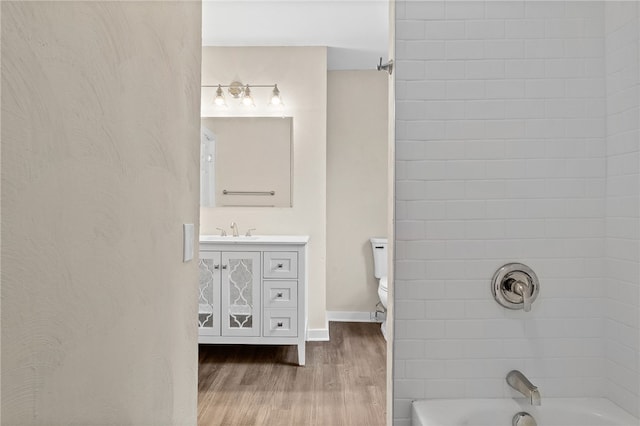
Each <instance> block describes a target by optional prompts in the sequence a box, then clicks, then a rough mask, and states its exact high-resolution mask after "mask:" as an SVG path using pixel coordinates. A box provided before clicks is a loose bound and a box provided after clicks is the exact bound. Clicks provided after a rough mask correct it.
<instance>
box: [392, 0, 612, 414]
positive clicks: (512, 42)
mask: <svg viewBox="0 0 640 426" xmlns="http://www.w3.org/2000/svg"><path fill="white" fill-rule="evenodd" d="M396 8H397V10H396V58H397V74H396V81H397V83H396V102H397V106H396V126H397V132H396V137H397V140H396V160H397V161H396V200H397V202H396V220H397V223H396V241H397V247H396V281H395V282H396V287H395V291H396V293H395V298H396V305H395V319H396V329H395V333H396V334H395V337H396V340H395V360H396V363H395V372H394V377H395V389H394V390H395V406H394V410H395V419H396V422H397V424H407V423H408V417H409V403H410V401H411V399H416V398H442V397H501V396H510V395H512V391H511V390H510V389H509V388H508V387H507V386H506V385H505V381H504V377H505V375H506V373H507V372H508V371H509V370H510V369H512V368H517V369H520V370H522V371H523V372H524V373H525V374H526V375H527V376H529V377H530V378H531V379H532V381H533V382H534V383H535V384H537V385H538V386H539V387H540V389H541V392H542V394H543V395H544V396H547V397H551V396H580V395H601V394H602V388H603V385H604V356H603V355H604V344H603V340H602V335H603V303H602V297H603V295H604V288H603V285H602V277H603V275H604V271H605V268H604V236H605V220H604V211H605V177H606V171H605V154H606V149H605V139H604V137H605V120H604V116H605V112H604V108H605V102H604V96H605V84H604V60H603V26H604V22H603V14H604V10H603V4H602V3H599V2H557V1H554V2H515V1H514V2H484V1H471V2H459V1H447V2H437V1H418V2H415V1H407V2H398V4H397V6H396ZM512 261H520V262H523V263H526V264H528V265H529V266H531V267H532V268H533V269H534V270H535V271H536V272H537V274H538V276H539V278H540V280H541V286H542V287H541V293H540V296H539V299H538V301H536V302H535V304H534V306H533V309H532V311H531V312H530V313H524V312H523V311H509V310H507V309H505V308H502V307H501V306H499V305H498V304H497V303H496V302H495V301H494V300H493V297H492V296H491V291H490V280H491V277H492V275H493V273H494V272H495V271H496V269H498V268H499V267H500V266H501V265H502V264H504V263H507V262H512Z"/></svg>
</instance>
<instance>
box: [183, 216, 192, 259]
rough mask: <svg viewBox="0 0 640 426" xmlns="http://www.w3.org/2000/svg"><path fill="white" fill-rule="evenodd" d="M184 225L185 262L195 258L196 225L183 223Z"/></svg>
mask: <svg viewBox="0 0 640 426" xmlns="http://www.w3.org/2000/svg"><path fill="white" fill-rule="evenodd" d="M182 227H183V230H184V232H183V236H184V238H183V241H184V244H183V247H184V249H183V257H182V261H183V262H188V261H190V260H192V259H193V251H194V245H195V241H194V240H195V236H194V226H193V223H185V224H183V225H182Z"/></svg>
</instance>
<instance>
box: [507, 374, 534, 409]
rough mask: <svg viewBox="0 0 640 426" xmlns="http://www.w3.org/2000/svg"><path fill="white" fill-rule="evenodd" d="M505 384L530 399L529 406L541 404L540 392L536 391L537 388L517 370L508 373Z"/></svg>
mask: <svg viewBox="0 0 640 426" xmlns="http://www.w3.org/2000/svg"><path fill="white" fill-rule="evenodd" d="M507 383H508V384H509V386H511V387H512V388H514V389H515V390H517V391H518V392H520V393H521V394H523V395H524V396H526V397H527V398H530V400H531V405H540V404H541V401H540V391H538V388H537V387H536V386H534V385H533V384H532V383H531V382H530V381H529V379H527V378H526V377H525V376H524V374H522V373H521V372H519V371H518V370H511V371H509V373H508V374H507Z"/></svg>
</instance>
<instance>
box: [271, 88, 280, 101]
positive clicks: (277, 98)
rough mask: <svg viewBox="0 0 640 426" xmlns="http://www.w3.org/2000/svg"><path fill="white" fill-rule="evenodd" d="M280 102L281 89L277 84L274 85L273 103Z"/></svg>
mask: <svg viewBox="0 0 640 426" xmlns="http://www.w3.org/2000/svg"><path fill="white" fill-rule="evenodd" d="M280 104H282V99H281V98H280V90H278V85H277V84H275V85H274V86H273V92H272V93H271V105H280Z"/></svg>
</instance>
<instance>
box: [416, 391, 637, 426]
mask: <svg viewBox="0 0 640 426" xmlns="http://www.w3.org/2000/svg"><path fill="white" fill-rule="evenodd" d="M521 411H526V412H527V413H529V414H531V415H532V416H533V418H534V419H535V420H536V422H537V423H538V426H614V425H615V426H638V424H639V422H638V419H637V418H635V417H633V416H631V415H630V414H629V413H627V412H626V411H624V410H622V409H621V408H620V407H618V406H617V405H615V404H614V403H612V402H611V401H609V400H607V399H601V398H544V396H543V397H542V405H541V406H539V407H533V406H531V404H529V403H528V401H526V400H525V399H431V400H423V401H414V402H413V404H412V408H411V423H412V425H413V426H511V425H512V423H511V420H512V419H513V416H514V415H515V414H516V413H518V412H521Z"/></svg>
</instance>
